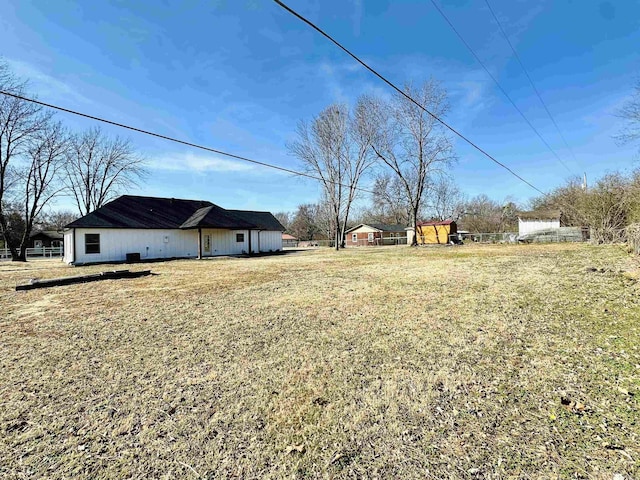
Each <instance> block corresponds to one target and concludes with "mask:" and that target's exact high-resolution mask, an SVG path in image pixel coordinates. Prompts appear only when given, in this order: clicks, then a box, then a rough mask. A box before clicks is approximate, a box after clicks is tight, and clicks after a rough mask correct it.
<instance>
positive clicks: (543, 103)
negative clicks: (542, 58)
mask: <svg viewBox="0 0 640 480" xmlns="http://www.w3.org/2000/svg"><path fill="white" fill-rule="evenodd" d="M484 1H485V3H486V4H487V7H488V8H489V11H490V12H491V15H492V16H493V19H494V20H495V21H496V23H497V24H498V28H500V32H501V33H502V36H503V37H504V39H505V40H506V41H507V43H508V44H509V47H510V48H511V51H512V52H513V56H514V57H515V59H516V60H517V61H518V64H520V67H521V68H522V71H523V72H524V74H525V75H526V77H527V79H528V80H529V83H530V84H531V88H533V91H534V92H535V93H536V96H537V97H538V100H540V103H541V104H542V106H543V107H544V110H545V111H546V112H547V115H549V118H550V119H551V122H553V125H554V126H555V127H556V130H557V131H558V133H559V134H560V138H562V141H563V142H564V145H565V146H566V147H567V149H568V150H569V152H571V156H572V157H573V160H574V161H575V162H576V163H577V162H578V159H577V158H576V156H575V154H574V153H573V150H572V148H571V147H570V146H569V144H568V143H567V139H566V138H565V137H564V135H563V134H562V130H560V127H558V124H557V123H556V120H555V118H553V115H551V112H550V111H549V108H548V107H547V104H546V103H545V101H544V100H543V99H542V95H540V92H539V91H538V89H537V88H536V85H535V83H533V80H532V79H531V76H530V75H529V72H528V71H527V69H526V68H525V67H524V64H523V63H522V60H521V59H520V55H518V52H517V51H516V49H515V48H514V46H513V44H512V43H511V40H509V37H508V36H507V34H506V32H505V31H504V29H503V28H502V24H501V23H500V21H499V20H498V17H497V15H496V14H495V12H494V11H493V8H491V5H490V4H489V0H484Z"/></svg>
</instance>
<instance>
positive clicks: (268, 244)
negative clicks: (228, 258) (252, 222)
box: [202, 229, 282, 256]
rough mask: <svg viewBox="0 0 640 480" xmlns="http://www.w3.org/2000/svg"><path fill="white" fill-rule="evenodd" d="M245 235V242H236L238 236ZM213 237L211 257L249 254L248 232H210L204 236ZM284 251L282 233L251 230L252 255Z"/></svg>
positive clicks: (205, 231)
mask: <svg viewBox="0 0 640 480" xmlns="http://www.w3.org/2000/svg"><path fill="white" fill-rule="evenodd" d="M237 233H244V242H236V234H237ZM205 234H210V235H211V256H216V255H240V254H242V253H248V252H249V231H248V230H209V229H203V230H202V235H205ZM277 250H282V232H279V231H261V232H258V231H257V230H251V253H259V252H270V251H273V252H275V251H277Z"/></svg>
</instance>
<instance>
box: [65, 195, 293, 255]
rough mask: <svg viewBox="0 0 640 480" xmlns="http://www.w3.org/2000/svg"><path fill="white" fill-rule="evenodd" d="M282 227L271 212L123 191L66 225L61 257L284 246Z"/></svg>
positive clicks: (217, 252)
mask: <svg viewBox="0 0 640 480" xmlns="http://www.w3.org/2000/svg"><path fill="white" fill-rule="evenodd" d="M283 231H284V227H283V226H282V225H281V224H280V222H278V220H277V219H276V218H275V217H274V216H273V215H272V214H271V213H269V212H254V211H247V210H225V209H224V208H222V207H219V206H217V205H214V204H213V203H211V202H208V201H205V200H180V199H176V198H156V197H138V196H132V195H123V196H121V197H119V198H116V199H115V200H113V201H111V202H109V203H107V204H105V205H104V206H102V207H100V208H98V209H97V210H95V211H94V212H91V213H90V214H88V215H85V216H84V217H82V218H79V219H77V220H75V221H73V222H71V223H70V224H68V225H67V226H66V227H65V232H64V261H65V262H66V263H70V264H74V265H78V264H84V263H104V262H122V261H125V260H132V259H139V260H142V261H144V260H151V259H160V258H188V257H195V258H202V257H212V256H217V255H238V254H243V253H260V252H276V251H280V250H282V232H283Z"/></svg>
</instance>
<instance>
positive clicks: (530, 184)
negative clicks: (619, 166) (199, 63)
mask: <svg viewBox="0 0 640 480" xmlns="http://www.w3.org/2000/svg"><path fill="white" fill-rule="evenodd" d="M273 1H274V2H276V3H277V4H278V5H279V6H280V7H282V8H283V9H284V10H286V11H287V12H289V13H290V14H291V15H293V16H294V17H296V18H298V19H299V20H301V21H302V22H304V23H306V24H307V25H309V26H310V27H311V28H313V29H314V30H315V31H317V32H318V33H320V35H322V36H323V37H325V38H326V39H327V40H329V41H330V42H331V43H333V44H334V45H335V46H337V47H338V48H339V49H340V50H342V51H343V52H345V53H346V54H347V55H349V56H350V57H351V58H353V59H354V60H355V61H356V62H358V63H359V64H360V65H362V66H363V67H364V68H366V69H367V70H368V71H369V72H371V73H372V74H373V75H375V76H376V77H378V78H379V79H380V80H382V81H383V82H384V83H386V84H387V85H388V86H390V87H391V88H392V89H393V90H395V91H396V92H397V93H399V94H400V95H401V96H403V97H404V98H406V99H407V100H409V101H410V102H411V103H413V104H414V105H416V106H417V107H418V108H420V109H421V110H422V111H424V112H425V113H427V114H428V115H430V116H431V118H433V119H434V120H436V121H437V122H439V123H440V124H441V125H442V126H444V127H445V128H446V129H448V130H449V131H451V132H452V133H453V134H455V135H456V136H457V137H459V138H461V139H462V140H464V141H465V142H467V143H468V144H469V145H471V146H472V147H473V148H475V149H476V150H477V151H479V152H480V153H481V154H483V155H484V156H485V157H487V158H488V159H489V160H491V161H492V162H494V163H495V164H497V165H499V166H500V167H502V168H504V169H505V170H506V171H507V172H509V173H510V174H511V175H513V176H514V177H516V178H517V179H518V180H520V181H521V182H523V183H524V184H526V185H528V186H529V187H531V188H532V189H534V190H535V191H536V192H538V193H539V194H541V195H542V196H543V197H548V196H549V194H548V193H546V192H543V191H542V190H540V189H539V188H538V187H536V186H535V185H533V184H532V183H531V182H529V181H527V180H525V179H524V178H523V177H521V176H520V175H518V174H517V173H516V172H514V171H513V170H512V169H511V168H509V167H507V166H506V165H505V164H504V163H502V162H500V161H499V160H497V159H496V158H494V157H493V156H492V155H491V154H489V153H488V152H486V151H485V150H483V149H482V148H481V147H479V146H478V145H477V144H475V143H474V142H473V141H471V140H470V139H469V138H467V137H466V136H465V135H463V134H462V133H460V132H459V131H457V130H456V129H455V128H453V127H452V126H451V125H449V124H448V123H446V122H445V121H444V120H442V119H441V118H439V117H438V116H437V115H435V114H434V113H432V112H430V111H429V110H428V109H427V108H426V107H424V106H423V105H421V104H420V103H419V102H418V101H416V100H415V99H414V98H413V97H411V96H410V95H408V94H407V93H405V92H404V91H402V90H401V89H400V88H398V87H397V86H396V85H395V84H394V83H393V82H391V81H390V80H388V79H387V78H386V77H384V76H383V75H382V74H380V73H378V72H377V71H376V70H374V69H373V68H372V67H370V66H369V65H367V64H366V63H365V62H364V61H363V60H361V59H360V58H359V57H358V56H357V55H356V54H354V53H352V52H351V51H350V50H349V49H347V48H346V47H345V46H343V45H342V44H341V43H340V42H338V41H337V40H335V39H334V38H333V37H332V36H331V35H329V34H328V33H326V32H325V31H324V30H322V29H321V28H320V27H318V26H317V25H315V24H314V23H313V22H311V20H307V19H306V18H305V17H303V16H302V15H300V14H299V13H297V12H296V11H295V10H293V9H291V8H290V7H288V6H287V5H285V4H284V3H282V2H281V1H280V0H273ZM564 206H565V207H568V208H569V209H570V210H573V211H574V212H576V213H577V214H578V215H579V216H582V217H583V218H585V217H584V215H582V213H581V212H580V211H579V210H578V209H576V208H575V207H574V206H573V205H570V204H568V203H564ZM585 219H586V218H585Z"/></svg>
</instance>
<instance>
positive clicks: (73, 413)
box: [0, 245, 640, 479]
mask: <svg viewBox="0 0 640 480" xmlns="http://www.w3.org/2000/svg"><path fill="white" fill-rule="evenodd" d="M136 268H140V269H146V268H151V269H152V270H153V272H154V273H157V274H158V275H156V276H152V277H143V278H138V279H129V280H110V281H103V282H96V283H90V284H83V285H72V286H65V287H56V288H50V289H43V290H33V291H27V292H15V291H14V287H15V285H16V283H17V282H22V281H25V280H28V279H29V278H31V277H39V278H51V277H58V276H64V275H74V274H80V273H85V272H86V273H90V272H95V271H101V270H106V269H108V268H107V267H104V266H93V267H83V268H76V269H73V268H69V267H65V266H63V265H62V264H60V263H55V262H52V261H34V262H31V263H29V264H26V265H19V264H13V263H0V367H1V368H0V401H1V403H0V405H1V408H0V476H3V477H5V478H27V477H31V478H37V477H49V478H69V477H85V478H167V479H168V478H185V477H186V478H197V477H200V478H230V477H231V478H283V477H284V478H363V477H366V478H602V479H605V478H606V479H611V478H612V477H613V475H614V474H616V473H619V474H621V475H623V476H624V478H639V477H640V467H639V466H638V465H639V462H640V448H639V447H638V445H639V444H640V425H639V423H638V421H639V416H638V407H639V405H638V403H639V402H638V398H639V397H640V350H639V345H640V343H639V342H638V340H639V331H638V328H639V325H638V318H640V305H639V303H638V299H639V295H640V289H639V288H638V284H637V271H638V265H637V263H636V261H635V259H633V257H630V256H629V255H627V254H626V253H625V252H624V251H622V250H621V249H618V248H615V247H605V246H599V247H594V246H588V245H544V246H464V247H456V248H434V249H429V248H421V249H410V248H393V247H391V248H380V249H366V248H363V249H353V250H350V251H345V252H339V253H335V252H333V251H329V250H321V251H314V252H306V253H303V254H295V255H287V256H278V257H263V258H256V259H226V260H216V261H200V262H199V261H172V262H166V263H155V264H150V265H139V266H136ZM634 272H635V273H634Z"/></svg>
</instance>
